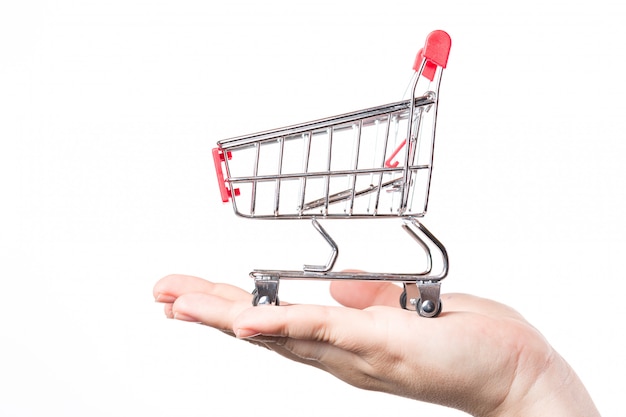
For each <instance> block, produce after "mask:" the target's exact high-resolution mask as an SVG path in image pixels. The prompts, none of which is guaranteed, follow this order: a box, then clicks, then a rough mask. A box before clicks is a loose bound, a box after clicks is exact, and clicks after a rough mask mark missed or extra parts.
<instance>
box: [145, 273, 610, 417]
mask: <svg viewBox="0 0 626 417" xmlns="http://www.w3.org/2000/svg"><path fill="white" fill-rule="evenodd" d="M330 291H331V294H332V296H333V298H335V300H337V301H338V302H339V303H340V304H342V305H343V306H344V307H338V306H318V305H295V304H294V305H286V304H285V303H283V302H281V306H278V307H277V306H258V307H253V306H252V303H251V297H252V296H251V295H250V293H249V292H247V291H244V290H242V289H240V288H238V287H234V286H232V285H228V284H221V283H213V282H209V281H207V280H204V279H201V278H197V277H190V276H184V275H170V276H167V277H165V278H163V279H161V280H160V281H158V282H157V284H156V285H155V287H154V297H155V299H156V301H157V302H161V303H163V304H164V309H165V315H166V316H167V317H169V318H174V319H178V320H183V321H190V322H198V323H202V324H205V325H207V326H210V327H213V328H216V329H218V330H221V331H223V332H225V333H227V334H229V335H231V336H234V337H237V338H239V339H242V340H246V341H248V342H251V343H254V344H257V345H261V346H264V347H266V348H268V349H270V350H272V351H274V352H276V353H278V354H280V355H282V356H284V357H286V358H288V359H291V360H293V361H296V362H299V363H303V364H307V365H311V366H314V367H316V368H319V369H322V370H324V371H326V372H329V373H331V374H332V375H334V376H336V377H337V378H340V379H341V380H343V381H345V382H347V383H349V384H352V385H354V386H356V387H359V388H362V389H367V390H375V391H382V392H387V393H390V394H394V395H400V396H404V397H408V398H412V399H415V400H419V401H426V402H431V403H435V404H441V405H444V406H448V407H453V408H457V409H459V410H463V411H465V412H467V413H469V414H471V415H473V416H477V417H496V416H497V417H504V416H516V417H525V416H547V415H549V416H551V417H559V416H568V417H578V416H580V417H582V416H585V417H592V416H599V415H600V414H599V413H598V411H597V409H596V407H595V406H594V404H593V401H592V399H591V398H590V396H589V394H588V393H587V391H586V389H585V387H584V386H583V384H582V383H581V381H580V380H579V378H578V377H577V375H576V374H575V372H574V371H573V370H572V368H571V367H570V366H569V365H568V364H567V363H566V361H565V360H564V359H563V358H562V357H561V356H560V355H559V354H558V353H557V352H556V351H554V349H553V348H552V347H551V346H550V344H549V343H548V342H547V341H546V340H545V338H544V337H543V336H542V335H541V334H540V333H539V332H538V331H537V329H535V328H534V327H533V326H531V325H530V324H529V323H528V322H527V321H526V320H524V318H523V317H522V316H521V315H520V314H519V313H517V312H516V311H515V310H513V309H512V308H510V307H508V306H506V305H503V304H500V303H498V302H495V301H492V300H487V299H484V298H479V297H476V296H472V295H467V294H445V295H442V297H441V298H442V302H443V305H444V311H443V312H442V314H441V315H440V316H439V317H437V318H435V319H428V318H422V317H419V316H418V315H417V314H416V313H415V312H414V311H407V310H403V309H400V308H399V304H398V299H399V296H400V293H401V291H402V290H401V288H399V287H398V286H396V285H394V284H392V283H385V282H360V281H335V282H332V283H331V287H330Z"/></svg>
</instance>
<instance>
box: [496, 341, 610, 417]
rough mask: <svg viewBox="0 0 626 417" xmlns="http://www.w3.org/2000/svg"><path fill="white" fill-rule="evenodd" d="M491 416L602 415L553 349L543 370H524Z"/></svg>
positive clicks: (581, 416) (570, 369)
mask: <svg viewBox="0 0 626 417" xmlns="http://www.w3.org/2000/svg"><path fill="white" fill-rule="evenodd" d="M518 377H519V378H516V379H518V381H516V382H515V383H514V384H513V385H512V386H511V391H510V392H509V395H508V396H507V398H506V399H505V400H504V401H503V402H502V404H501V405H500V407H498V409H497V410H496V411H495V413H493V414H490V415H489V416H490V417H513V416H515V417H537V416H546V415H549V416H551V417H600V413H599V412H598V410H597V408H596V407H595V405H594V403H593V400H592V399H591V396H590V395H589V393H588V392H587V390H586V388H585V387H584V385H583V384H582V382H581V381H580V379H579V378H578V375H576V373H575V372H574V370H573V369H572V368H571V367H570V366H569V364H568V363H567V362H566V361H565V360H564V359H563V358H562V357H561V356H560V355H558V354H557V353H556V352H554V351H553V352H552V354H551V355H550V359H549V360H548V361H547V363H546V365H545V367H544V369H537V370H535V375H533V372H532V371H528V370H522V374H521V375H519V376H518Z"/></svg>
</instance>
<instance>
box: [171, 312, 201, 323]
mask: <svg viewBox="0 0 626 417" xmlns="http://www.w3.org/2000/svg"><path fill="white" fill-rule="evenodd" d="M174 318H175V319H176V320H182V321H190V322H193V323H200V320H198V319H197V318H195V317H191V316H190V315H187V314H184V313H179V312H178V311H175V312H174Z"/></svg>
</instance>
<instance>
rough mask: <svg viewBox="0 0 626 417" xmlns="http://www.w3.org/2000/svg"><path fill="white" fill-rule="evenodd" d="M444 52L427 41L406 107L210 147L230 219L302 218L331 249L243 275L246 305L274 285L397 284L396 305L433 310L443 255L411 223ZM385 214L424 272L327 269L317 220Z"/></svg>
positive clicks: (423, 196)
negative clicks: (314, 261)
mask: <svg viewBox="0 0 626 417" xmlns="http://www.w3.org/2000/svg"><path fill="white" fill-rule="evenodd" d="M450 45H451V41H450V37H449V36H448V34H447V33H446V32H443V31H434V32H432V33H430V34H429V35H428V37H427V39H426V43H425V45H424V47H423V48H422V49H421V50H420V51H419V53H418V54H417V58H416V60H415V64H414V67H413V69H414V70H415V74H414V78H413V80H412V81H411V84H410V87H409V90H408V91H409V98H408V99H406V100H403V101H399V102H395V103H391V104H387V105H383V106H378V107H372V108H368V109H364V110H359V111H355V112H351V113H346V114H342V115H338V116H333V117H328V118H325V119H320V120H315V121H312V122H308V123H302V124H297V125H292V126H288V127H285V128H281V129H275V130H268V131H264V132H259V133H254V134H251V135H245V136H240V137H235V138H232V139H226V140H221V141H219V142H218V143H217V147H216V148H215V149H213V159H214V162H215V169H216V174H217V178H218V184H219V189H220V193H221V197H222V201H223V202H228V201H231V202H232V206H233V208H234V211H235V214H237V215H239V216H242V217H246V218H251V219H276V220H279V219H308V220H311V221H312V223H313V226H314V227H315V229H317V231H318V232H319V233H320V234H321V235H322V236H323V237H324V239H325V240H326V241H327V242H328V244H329V245H330V247H331V255H330V257H329V260H328V262H327V263H326V264H325V265H305V266H304V267H303V269H302V270H291V271H289V270H254V271H253V272H251V273H250V276H251V277H252V278H253V279H254V283H255V289H254V291H253V294H254V296H253V304H254V305H258V304H275V305H278V304H279V298H278V287H279V283H280V280H281V279H324V280H370V281H393V282H397V283H402V284H403V287H404V291H403V292H402V296H401V297H400V305H401V306H402V307H403V308H405V309H409V310H416V311H417V312H418V314H419V315H420V316H424V317H435V316H437V315H438V314H439V313H440V312H441V300H440V281H441V280H442V279H444V278H445V277H446V275H447V273H448V255H447V252H446V249H445V247H444V246H443V245H442V244H441V242H440V241H439V240H437V238H435V236H434V235H433V234H432V233H431V232H430V231H429V230H428V229H426V227H425V226H424V225H423V224H422V223H421V222H420V221H418V219H419V218H422V217H423V216H424V215H425V214H426V208H427V205H428V199H429V189H430V180H431V174H432V167H433V148H434V144H435V127H436V120H437V105H438V101H439V86H440V83H441V75H442V72H443V69H444V68H445V67H446V64H447V60H448V54H449V52H450ZM389 217H394V218H399V219H401V222H402V227H403V228H404V229H405V230H406V231H407V232H408V233H409V235H410V236H411V237H413V239H414V240H415V241H416V242H417V244H418V245H419V246H420V249H421V252H423V253H424V254H425V256H426V262H425V264H426V266H425V268H424V269H423V270H420V272H417V273H368V272H334V271H332V268H333V266H334V264H335V260H336V259H337V255H338V247H337V245H336V243H335V242H334V240H333V239H332V238H331V237H330V236H329V234H328V233H327V232H326V230H325V229H324V228H323V227H322V226H321V224H320V223H319V220H321V219H364V218H370V219H376V218H389ZM433 251H435V252H436V253H437V254H438V256H437V259H436V261H437V262H435V259H434V258H433ZM435 264H436V268H435Z"/></svg>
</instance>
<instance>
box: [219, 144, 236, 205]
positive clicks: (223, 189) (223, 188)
mask: <svg viewBox="0 0 626 417" xmlns="http://www.w3.org/2000/svg"><path fill="white" fill-rule="evenodd" d="M232 157H233V155H232V153H231V152H229V151H227V152H226V156H224V151H223V150H222V149H220V148H213V163H215V174H216V175H217V185H218V187H219V188H220V195H221V196H222V202H224V203H226V202H228V200H229V199H231V198H232V197H233V193H232V192H231V191H230V189H229V188H228V186H227V185H226V184H227V182H226V180H224V171H222V162H224V161H225V160H226V158H228V159H231V158H232ZM238 195H239V188H235V196H238Z"/></svg>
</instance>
